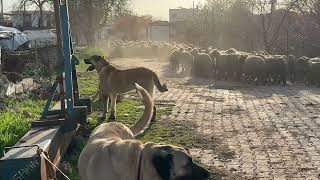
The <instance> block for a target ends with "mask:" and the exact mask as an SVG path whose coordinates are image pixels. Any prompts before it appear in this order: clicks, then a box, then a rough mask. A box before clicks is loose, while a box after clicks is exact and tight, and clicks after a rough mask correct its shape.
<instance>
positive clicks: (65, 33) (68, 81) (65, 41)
mask: <svg viewBox="0 0 320 180" xmlns="http://www.w3.org/2000/svg"><path fill="white" fill-rule="evenodd" d="M60 18H61V19H60V21H61V29H62V47H63V59H64V72H65V77H64V78H65V89H66V100H67V112H68V115H71V114H72V112H73V106H74V103H73V100H74V99H73V86H72V62H71V47H70V24H69V16H68V5H67V0H62V1H61V4H60Z"/></svg>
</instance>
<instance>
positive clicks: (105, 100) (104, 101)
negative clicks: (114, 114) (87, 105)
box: [100, 94, 109, 120]
mask: <svg viewBox="0 0 320 180" xmlns="http://www.w3.org/2000/svg"><path fill="white" fill-rule="evenodd" d="M101 98H102V99H101V100H102V104H103V113H102V116H101V117H100V120H105V119H106V117H107V112H108V102H109V95H105V94H104V95H102V96H101Z"/></svg>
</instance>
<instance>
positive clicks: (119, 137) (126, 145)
mask: <svg viewBox="0 0 320 180" xmlns="http://www.w3.org/2000/svg"><path fill="white" fill-rule="evenodd" d="M136 88H137V91H138V93H139V94H140V96H141V97H142V99H143V103H144V105H145V107H146V108H145V110H144V113H143V115H142V117H141V118H140V120H139V121H138V122H137V123H136V125H134V126H133V127H132V128H131V129H132V131H131V130H130V129H129V128H128V127H127V126H125V125H123V124H121V123H117V122H112V123H105V124H101V125H100V126H98V127H97V128H96V129H95V130H94V131H93V132H92V134H91V135H90V138H89V140H88V143H87V145H86V146H85V147H84V149H83V151H82V152H81V154H80V157H79V161H78V169H79V173H80V177H81V180H106V179H110V180H142V179H143V180H162V178H161V175H159V172H158V171H157V169H156V167H157V166H155V164H154V159H155V157H157V156H159V155H162V154H164V153H165V154H166V153H167V154H169V153H170V157H172V164H173V165H172V167H171V168H170V178H169V179H170V180H174V179H176V178H178V177H183V176H184V175H186V174H188V173H190V171H191V169H190V167H189V166H187V165H188V164H190V162H192V161H190V159H191V158H190V156H189V155H188V154H187V151H186V150H184V149H183V148H180V147H176V146H171V145H159V144H154V143H146V144H143V143H142V142H141V141H139V140H135V139H134V136H136V135H138V133H141V132H143V131H144V130H145V129H146V128H147V127H148V125H149V124H150V120H151V117H152V108H148V107H149V106H150V103H151V104H152V101H151V97H150V96H149V95H148V92H147V91H146V90H144V89H143V88H142V87H140V86H138V85H136ZM151 107H152V106H151ZM136 133H137V134H136ZM139 160H141V161H139ZM139 162H140V163H139ZM139 165H140V167H141V168H140V171H139V168H138V167H139ZM192 165H193V164H192ZM192 167H193V166H192ZM194 167H196V168H198V170H199V171H201V173H202V174H205V175H202V176H201V177H203V178H197V179H198V180H205V179H207V175H206V173H207V171H206V170H205V169H203V168H202V169H201V167H200V166H194ZM192 170H194V169H192ZM171 171H172V172H171ZM138 173H139V174H140V177H141V178H140V179H137V177H138Z"/></svg>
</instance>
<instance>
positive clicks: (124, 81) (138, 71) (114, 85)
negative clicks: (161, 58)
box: [84, 55, 168, 120]
mask: <svg viewBox="0 0 320 180" xmlns="http://www.w3.org/2000/svg"><path fill="white" fill-rule="evenodd" d="M84 62H85V63H86V64H90V66H89V67H88V68H87V71H92V70H94V69H95V70H97V72H98V74H99V90H98V91H99V94H100V98H101V99H102V102H103V106H104V111H103V114H102V116H101V117H100V118H101V119H105V118H106V113H107V111H108V99H109V97H110V99H111V108H110V109H111V112H110V117H109V120H115V119H116V115H115V114H116V100H117V95H118V94H124V93H127V92H129V91H132V90H134V89H135V86H134V84H135V83H138V84H140V85H141V86H142V87H143V88H144V89H146V90H147V91H148V93H149V94H150V96H151V98H152V99H153V95H154V86H156V87H157V89H158V90H159V91H160V92H166V91H168V89H167V86H166V84H163V85H161V83H160V80H159V78H158V76H157V74H156V73H155V72H153V71H152V70H150V69H147V68H143V67H139V68H131V69H126V70H120V69H117V68H116V67H114V66H113V65H111V64H110V63H109V61H107V60H106V59H105V58H104V57H102V56H98V55H94V56H91V57H90V58H88V59H85V60H84ZM153 112H154V115H153V118H152V119H155V115H156V107H155V106H154V111H153Z"/></svg>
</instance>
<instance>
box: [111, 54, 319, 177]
mask: <svg viewBox="0 0 320 180" xmlns="http://www.w3.org/2000/svg"><path fill="white" fill-rule="evenodd" d="M114 63H115V64H117V65H120V66H129V65H134V66H145V67H148V68H150V69H153V70H154V71H156V72H157V73H158V74H159V75H160V77H161V81H166V82H168V85H169V87H170V92H168V93H164V94H158V93H157V97H156V98H157V100H158V101H170V102H174V103H175V104H176V106H175V107H174V110H173V114H172V115H171V116H170V117H167V118H171V119H172V120H180V121H185V123H195V124H196V125H197V126H196V127H197V128H196V130H197V132H198V133H199V134H201V135H202V136H203V137H208V138H207V143H211V142H213V141H214V140H216V139H217V138H218V139H220V140H221V142H222V145H220V147H223V148H220V149H219V148H193V149H191V154H192V155H193V156H198V157H199V158H201V161H202V163H205V164H207V165H208V166H214V167H215V168H218V169H222V170H224V171H228V172H234V173H237V174H240V175H241V176H242V177H245V178H251V179H320V176H319V173H320V89H317V88H308V87H304V86H289V87H281V86H265V87H263V86H258V87H257V86H250V85H245V84H240V83H230V82H214V81H205V80H200V79H196V80H195V79H194V80H192V79H191V80H190V78H183V77H181V78H176V77H173V76H172V77H170V76H171V75H170V73H168V72H167V69H168V67H167V63H166V62H165V61H158V60H143V59H131V60H129V59H118V60H115V61H114ZM209 137H210V138H209ZM223 153H224V155H223V156H221V154H223Z"/></svg>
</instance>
